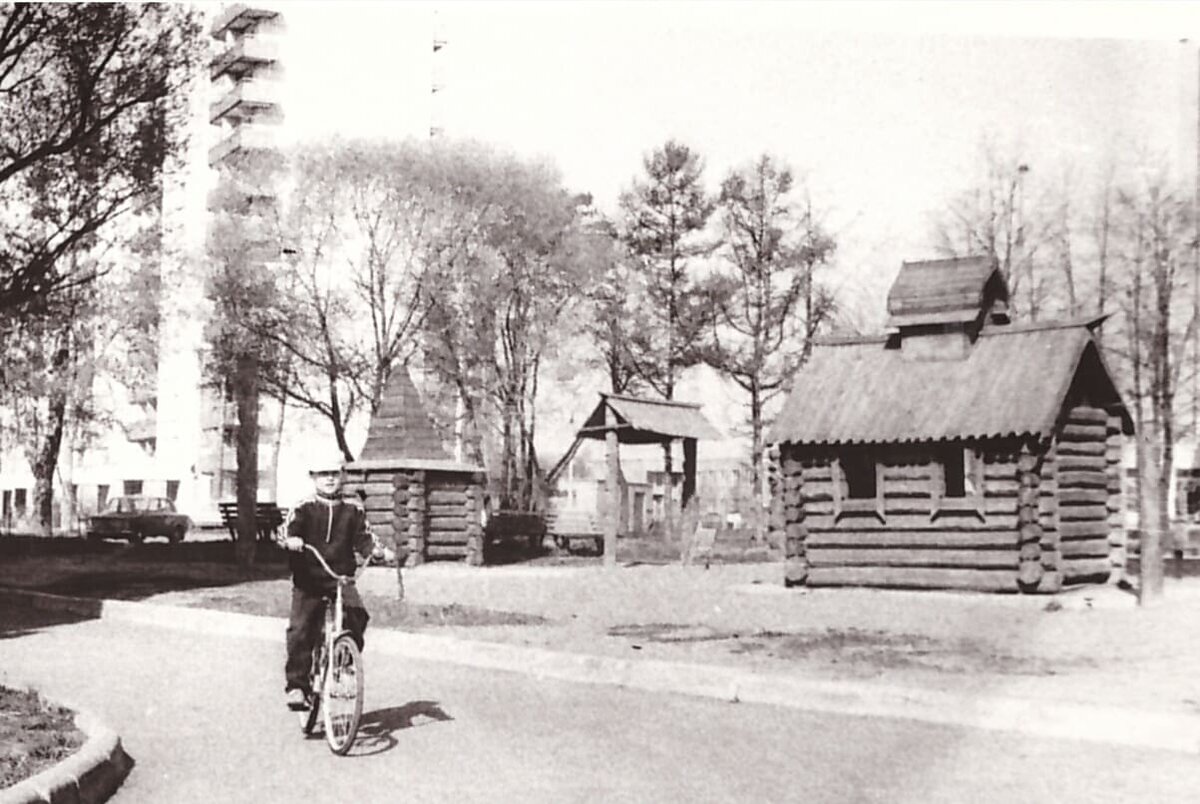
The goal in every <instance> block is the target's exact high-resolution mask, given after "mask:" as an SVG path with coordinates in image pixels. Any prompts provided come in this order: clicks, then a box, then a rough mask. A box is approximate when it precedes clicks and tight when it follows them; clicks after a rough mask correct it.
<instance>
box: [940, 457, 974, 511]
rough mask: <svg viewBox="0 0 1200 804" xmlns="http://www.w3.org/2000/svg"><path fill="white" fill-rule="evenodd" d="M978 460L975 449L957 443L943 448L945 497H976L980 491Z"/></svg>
mask: <svg viewBox="0 0 1200 804" xmlns="http://www.w3.org/2000/svg"><path fill="white" fill-rule="evenodd" d="M976 461H977V457H976V455H975V451H974V450H972V449H969V448H968V449H963V448H962V447H959V446H958V445H957V444H955V445H952V446H948V447H945V448H944V449H943V450H942V455H941V463H942V471H943V477H944V478H945V484H944V486H943V487H942V496H943V497H948V498H953V499H962V498H964V497H974V496H975V495H976V494H978V493H979V491H980V489H979V483H978V480H977V478H976V476H975V475H976Z"/></svg>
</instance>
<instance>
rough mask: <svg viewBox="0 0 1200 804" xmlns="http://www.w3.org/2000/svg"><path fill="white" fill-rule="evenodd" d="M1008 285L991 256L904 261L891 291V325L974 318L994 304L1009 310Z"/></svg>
mask: <svg viewBox="0 0 1200 804" xmlns="http://www.w3.org/2000/svg"><path fill="white" fill-rule="evenodd" d="M1007 302H1008V289H1007V286H1006V285H1005V283H1004V280H1003V277H1002V276H1001V275H1000V269H999V268H998V267H997V265H996V261H995V260H994V259H993V258H992V257H986V256H985V257H961V258H954V259H948V260H922V261H920V262H904V263H902V264H901V266H900V273H899V275H898V276H897V277H896V281H895V282H894V283H893V284H892V288H891V290H890V291H889V292H888V298H887V309H888V314H889V316H890V317H889V319H888V326H889V327H896V328H899V327H906V326H918V325H925V324H944V323H965V322H968V321H975V320H976V319H978V318H979V316H980V314H981V313H986V312H988V311H989V309H988V308H990V307H992V306H993V305H995V306H996V307H997V308H998V310H997V312H999V313H1005V312H1007Z"/></svg>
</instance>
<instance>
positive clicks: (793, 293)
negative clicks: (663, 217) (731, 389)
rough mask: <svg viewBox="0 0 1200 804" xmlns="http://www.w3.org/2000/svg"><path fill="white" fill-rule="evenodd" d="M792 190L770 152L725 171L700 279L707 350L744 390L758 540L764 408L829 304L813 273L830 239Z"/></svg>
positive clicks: (797, 362) (825, 258)
mask: <svg viewBox="0 0 1200 804" xmlns="http://www.w3.org/2000/svg"><path fill="white" fill-rule="evenodd" d="M795 189H796V188H795V186H794V180H793V178H792V172H791V170H790V169H789V168H788V167H787V166H786V165H781V164H779V163H778V162H777V161H776V160H774V159H773V158H772V157H770V156H768V155H763V156H761V157H759V158H758V159H757V160H755V162H754V163H753V164H752V165H750V166H749V167H747V168H745V169H744V170H741V171H735V172H731V173H730V174H729V175H728V176H727V177H726V179H725V180H724V181H723V182H722V184H721V192H720V196H719V198H718V202H717V208H718V210H719V211H720V217H721V222H722V224H723V228H724V246H723V249H722V251H721V253H720V254H721V257H722V264H723V266H724V268H725V270H723V271H721V272H719V273H717V274H715V275H714V276H713V277H712V278H711V279H710V281H708V282H707V283H706V288H707V291H708V293H709V298H710V299H711V301H712V304H713V305H714V307H715V309H716V311H717V315H716V319H715V321H714V326H713V330H712V343H711V345H710V347H709V348H708V350H707V354H706V359H707V361H708V362H709V363H710V364H711V365H712V366H713V367H714V368H716V369H717V370H719V371H720V372H721V373H723V374H725V375H726V376H728V377H730V378H731V379H732V380H733V381H734V382H735V383H736V384H737V385H738V386H739V387H740V388H742V390H744V391H745V392H746V393H747V395H748V396H749V401H748V405H749V408H750V444H751V448H750V463H751V479H752V482H753V489H754V500H755V502H756V503H757V505H756V507H755V512H756V516H755V520H754V521H755V532H756V537H757V538H758V539H760V540H761V539H762V538H763V536H764V533H765V523H764V522H763V521H762V517H761V516H760V515H758V514H760V513H761V511H762V509H763V506H762V502H763V500H762V495H763V489H762V478H763V472H764V467H763V431H764V428H765V426H766V424H767V422H766V407H767V406H768V405H769V404H770V402H771V400H772V399H774V398H775V397H776V396H778V395H779V394H780V393H781V392H782V391H783V390H784V387H785V384H786V383H788V382H789V381H790V379H791V377H792V375H793V374H795V372H796V370H797V369H798V368H799V367H800V366H801V364H802V363H803V362H804V360H806V359H807V358H808V355H809V353H810V351H811V343H812V338H813V335H814V334H815V333H816V331H817V329H818V328H819V327H820V326H821V324H822V323H823V322H824V321H825V320H826V319H827V318H828V316H829V314H830V313H831V312H832V309H833V297H832V295H831V294H830V293H829V291H828V290H827V289H826V288H824V287H823V286H822V285H820V284H819V283H818V281H817V278H816V272H817V270H818V269H820V268H822V267H824V266H826V265H827V264H828V262H829V259H830V257H831V256H832V254H833V251H834V248H835V243H834V240H833V238H832V237H830V236H829V235H828V234H827V233H826V232H825V231H824V230H823V229H822V227H821V226H820V225H819V223H818V222H817V221H816V220H815V219H814V216H813V211H812V205H811V202H810V201H809V200H808V199H797V198H795V195H794V190H795Z"/></svg>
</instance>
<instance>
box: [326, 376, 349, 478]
mask: <svg viewBox="0 0 1200 804" xmlns="http://www.w3.org/2000/svg"><path fill="white" fill-rule="evenodd" d="M329 413H330V416H329V420H330V421H331V422H333V437H334V438H335V439H336V440H337V445H338V450H339V451H340V452H341V453H342V457H343V458H345V459H346V462H347V463H349V462H350V461H353V460H354V453H353V452H351V451H350V445H349V444H348V443H346V421H345V417H343V416H342V401H341V399H340V398H339V397H338V392H337V379H336V378H334V379H333V380H332V381H331V382H330V383H329Z"/></svg>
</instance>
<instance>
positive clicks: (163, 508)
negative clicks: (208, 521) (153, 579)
mask: <svg viewBox="0 0 1200 804" xmlns="http://www.w3.org/2000/svg"><path fill="white" fill-rule="evenodd" d="M191 526H192V520H191V519H189V518H188V516H187V515H186V514H181V513H178V512H177V511H176V510H175V504H174V503H173V502H171V501H170V500H168V499H167V498H166V497H145V496H142V495H128V496H124V497H113V498H112V499H111V500H109V502H108V505H107V506H105V508H104V511H103V512H101V513H99V514H96V515H94V516H92V517H90V518H89V520H88V530H87V537H88V538H89V539H105V538H113V539H127V540H128V541H130V542H133V543H134V544H141V542H142V541H143V540H144V539H148V538H152V537H155V536H162V537H163V538H165V539H167V540H168V541H170V542H171V544H178V543H179V542H181V541H183V539H184V537H185V536H187V532H188V530H189V529H190V528H191Z"/></svg>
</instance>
